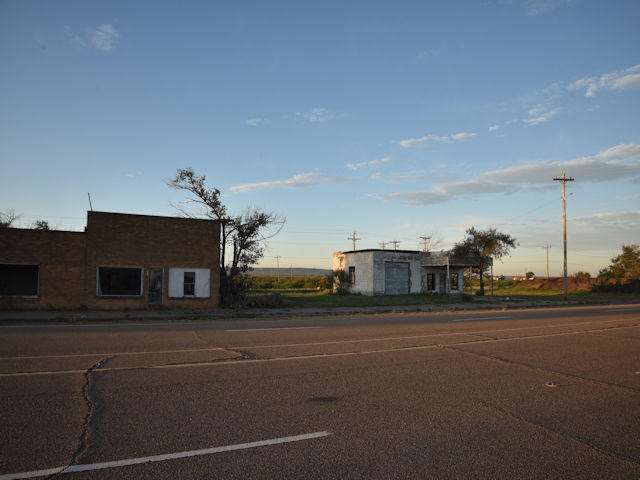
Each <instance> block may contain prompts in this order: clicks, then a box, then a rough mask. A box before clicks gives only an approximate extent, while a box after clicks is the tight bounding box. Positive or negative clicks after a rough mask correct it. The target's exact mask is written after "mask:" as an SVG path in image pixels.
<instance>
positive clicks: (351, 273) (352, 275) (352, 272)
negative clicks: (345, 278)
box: [349, 267, 356, 285]
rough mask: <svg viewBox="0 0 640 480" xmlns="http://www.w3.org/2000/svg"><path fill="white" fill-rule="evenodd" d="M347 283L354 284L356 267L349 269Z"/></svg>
mask: <svg viewBox="0 0 640 480" xmlns="http://www.w3.org/2000/svg"><path fill="white" fill-rule="evenodd" d="M349 283H350V284H351V285H353V284H354V283H356V267H349Z"/></svg>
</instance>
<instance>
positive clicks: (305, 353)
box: [0, 305, 640, 480]
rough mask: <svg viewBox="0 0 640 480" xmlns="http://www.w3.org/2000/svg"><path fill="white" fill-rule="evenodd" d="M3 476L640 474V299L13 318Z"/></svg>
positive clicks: (1, 448)
mask: <svg viewBox="0 0 640 480" xmlns="http://www.w3.org/2000/svg"><path fill="white" fill-rule="evenodd" d="M0 425H1V426H2V427H1V428H2V435H0V480H4V479H9V478H62V479H65V478H70V479H83V478H92V479H93V478H99V479H101V478H118V479H120V478H125V479H126V478H132V479H133V478H136V479H138V478H143V479H144V478H154V479H157V478H188V479H189V478H194V479H195V478H421V479H422V478H510V479H511V478H635V479H637V478H640V305H620V306H615V305H611V306H601V307H566V308H548V309H535V310H504V311H501V310H492V311H473V312H450V313H412V314H403V315H395V314H384V315H357V316H344V317H337V316H331V317H310V318H305V317H304V316H300V317H290V318H262V319H224V318H219V317H218V318H216V319H215V320H207V319H206V318H205V319H198V320H195V321H185V320H180V319H175V320H174V319H166V320H161V321H153V322H144V321H130V322H100V323H76V324H69V323H47V324H37V323H28V324H24V325H20V324H9V323H5V324H3V325H0Z"/></svg>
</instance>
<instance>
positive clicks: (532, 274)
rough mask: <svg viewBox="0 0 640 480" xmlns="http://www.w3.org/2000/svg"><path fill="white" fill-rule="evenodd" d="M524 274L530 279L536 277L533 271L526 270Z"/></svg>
mask: <svg viewBox="0 0 640 480" xmlns="http://www.w3.org/2000/svg"><path fill="white" fill-rule="evenodd" d="M525 276H526V277H527V280H531V279H533V278H536V274H535V273H533V272H527V273H526V275H525Z"/></svg>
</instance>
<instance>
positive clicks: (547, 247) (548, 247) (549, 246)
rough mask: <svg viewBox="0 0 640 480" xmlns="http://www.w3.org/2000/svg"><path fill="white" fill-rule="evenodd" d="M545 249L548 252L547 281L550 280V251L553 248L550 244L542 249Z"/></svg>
mask: <svg viewBox="0 0 640 480" xmlns="http://www.w3.org/2000/svg"><path fill="white" fill-rule="evenodd" d="M542 248H544V249H546V250H547V280H549V249H550V248H551V245H549V244H548V243H547V244H546V245H545V246H544V247H542Z"/></svg>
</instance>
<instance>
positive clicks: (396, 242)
mask: <svg viewBox="0 0 640 480" xmlns="http://www.w3.org/2000/svg"><path fill="white" fill-rule="evenodd" d="M389 243H393V249H394V250H397V249H398V245H400V242H399V241H398V240H391V241H390V242H389Z"/></svg>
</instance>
